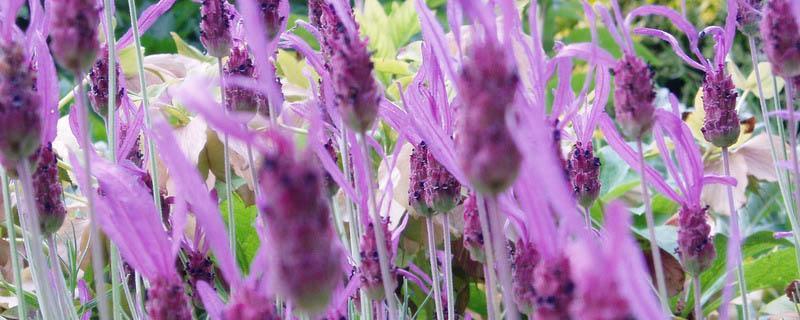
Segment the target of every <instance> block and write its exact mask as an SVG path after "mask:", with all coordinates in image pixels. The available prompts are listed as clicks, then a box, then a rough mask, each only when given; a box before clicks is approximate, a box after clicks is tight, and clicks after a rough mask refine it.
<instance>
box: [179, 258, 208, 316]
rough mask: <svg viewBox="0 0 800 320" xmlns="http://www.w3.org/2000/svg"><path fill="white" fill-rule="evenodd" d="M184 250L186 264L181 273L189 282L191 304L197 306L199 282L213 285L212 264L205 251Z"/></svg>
mask: <svg viewBox="0 0 800 320" xmlns="http://www.w3.org/2000/svg"><path fill="white" fill-rule="evenodd" d="M187 249H188V250H184V252H185V253H186V262H185V263H184V265H183V271H184V273H186V277H187V278H188V280H189V286H190V287H191V288H192V292H193V293H194V294H193V295H192V300H193V302H194V303H195V304H196V305H197V304H198V303H199V302H201V301H200V296H199V295H198V294H197V292H198V289H197V284H198V283H199V282H201V281H203V282H206V283H214V279H215V274H214V263H213V262H211V258H210V257H209V256H208V255H207V252H205V250H191V249H189V248H187Z"/></svg>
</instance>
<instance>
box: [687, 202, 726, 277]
mask: <svg viewBox="0 0 800 320" xmlns="http://www.w3.org/2000/svg"><path fill="white" fill-rule="evenodd" d="M707 211H708V207H700V206H696V205H693V206H682V207H681V209H680V211H678V253H679V254H680V257H681V262H682V263H683V268H684V269H686V272H688V273H689V274H690V275H692V276H699V275H700V273H702V272H703V271H705V270H707V269H708V268H709V267H710V266H711V263H712V262H714V258H716V256H717V253H716V250H715V249H714V242H713V241H714V238H713V237H711V236H710V234H711V226H710V225H709V224H708V220H707V219H708V217H707Z"/></svg>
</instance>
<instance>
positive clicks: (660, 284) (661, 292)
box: [636, 137, 672, 314]
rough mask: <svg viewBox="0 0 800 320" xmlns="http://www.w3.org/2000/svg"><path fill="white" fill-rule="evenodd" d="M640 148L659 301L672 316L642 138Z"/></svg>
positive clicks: (640, 161) (646, 214) (646, 217)
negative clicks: (649, 190) (648, 185)
mask: <svg viewBox="0 0 800 320" xmlns="http://www.w3.org/2000/svg"><path fill="white" fill-rule="evenodd" d="M636 144H637V146H638V147H639V169H640V170H641V173H642V174H641V176H642V202H644V216H645V220H647V232H648V235H649V236H650V254H651V255H652V257H653V270H654V272H655V274H656V286H657V288H658V299H659V300H660V301H661V307H662V308H663V309H664V311H665V312H667V313H668V314H672V311H671V310H670V308H669V303H668V302H667V299H669V296H668V295H667V282H666V281H665V280H664V266H663V265H662V264H661V251H660V249H659V247H658V239H656V228H655V219H654V218H653V208H652V207H651V205H650V195H649V192H648V190H647V182H646V180H647V179H646V178H645V177H646V174H645V168H646V167H645V161H644V147H643V146H642V138H641V137H640V138H639V139H637V140H636Z"/></svg>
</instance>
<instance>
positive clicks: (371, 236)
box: [359, 219, 397, 301]
mask: <svg viewBox="0 0 800 320" xmlns="http://www.w3.org/2000/svg"><path fill="white" fill-rule="evenodd" d="M381 228H383V235H384V237H385V240H386V241H385V243H384V244H383V245H384V247H385V248H386V252H388V254H389V259H388V260H389V269H390V271H389V273H390V274H391V276H390V278H391V279H395V278H396V274H397V270H396V269H395V266H394V263H393V261H394V252H393V251H392V240H391V238H392V237H391V233H390V232H389V220H388V219H383V220H382V221H381ZM360 255H361V267H360V270H359V274H360V276H361V285H362V286H364V288H366V291H367V295H368V296H369V298H370V299H372V300H376V301H380V300H383V298H384V297H385V295H386V292H385V291H384V288H383V277H382V276H381V265H380V259H379V255H378V241H377V239H376V237H375V225H374V224H373V223H372V222H370V223H369V224H368V225H367V228H366V231H364V235H362V236H361V251H360ZM392 281H393V282H394V280H392ZM390 287H391V288H395V287H397V283H392V284H391V285H390Z"/></svg>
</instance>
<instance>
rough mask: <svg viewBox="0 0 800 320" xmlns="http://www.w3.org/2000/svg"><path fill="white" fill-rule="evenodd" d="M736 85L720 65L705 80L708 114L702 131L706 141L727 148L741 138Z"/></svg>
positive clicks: (704, 98) (704, 93) (704, 107)
mask: <svg viewBox="0 0 800 320" xmlns="http://www.w3.org/2000/svg"><path fill="white" fill-rule="evenodd" d="M737 96H738V93H737V92H736V87H734V85H733V79H732V78H731V76H730V75H729V74H726V73H725V72H724V68H723V67H722V66H721V65H720V66H719V68H718V69H717V70H716V71H712V72H708V73H706V77H705V79H704V80H703V109H704V110H705V112H706V116H705V118H704V119H703V127H702V128H700V131H701V132H702V133H703V137H704V138H705V139H706V141H708V142H711V143H712V144H713V145H715V146H717V147H720V148H725V147H730V146H732V145H733V144H734V143H736V140H738V139H739V131H740V130H741V129H740V127H739V116H738V115H737V113H736V97H737Z"/></svg>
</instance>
